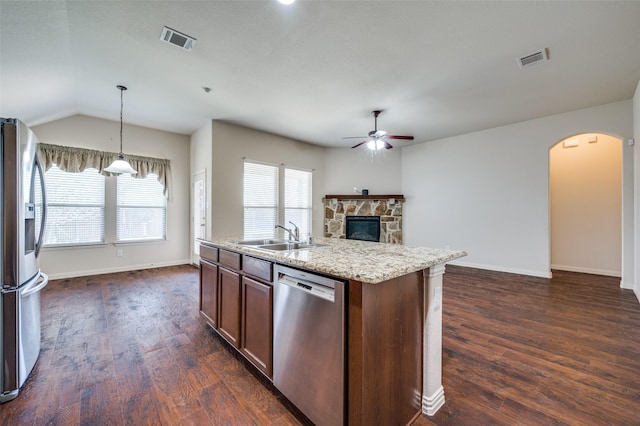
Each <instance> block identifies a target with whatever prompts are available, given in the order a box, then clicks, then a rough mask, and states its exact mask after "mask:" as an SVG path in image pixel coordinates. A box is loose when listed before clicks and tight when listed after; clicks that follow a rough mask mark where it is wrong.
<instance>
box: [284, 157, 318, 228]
mask: <svg viewBox="0 0 640 426" xmlns="http://www.w3.org/2000/svg"><path fill="white" fill-rule="evenodd" d="M311 207H312V203H311V172H307V171H304V170H296V169H284V221H285V223H287V224H288V223H289V222H293V223H295V224H296V225H298V228H300V235H301V236H303V235H308V234H310V233H311Z"/></svg>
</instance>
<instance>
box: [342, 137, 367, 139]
mask: <svg viewBox="0 0 640 426" xmlns="http://www.w3.org/2000/svg"><path fill="white" fill-rule="evenodd" d="M362 138H366V136H345V137H344V138H342V139H362Z"/></svg>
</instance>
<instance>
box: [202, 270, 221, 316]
mask: <svg viewBox="0 0 640 426" xmlns="http://www.w3.org/2000/svg"><path fill="white" fill-rule="evenodd" d="M200 315H202V316H203V317H204V318H205V319H206V320H207V322H208V323H209V324H210V325H211V326H212V327H213V328H217V327H218V267H217V266H216V265H214V264H213V263H209V262H207V261H205V260H201V261H200Z"/></svg>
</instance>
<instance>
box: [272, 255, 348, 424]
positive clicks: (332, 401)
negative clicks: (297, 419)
mask: <svg viewBox="0 0 640 426" xmlns="http://www.w3.org/2000/svg"><path fill="white" fill-rule="evenodd" d="M276 271H277V275H276V276H277V277H278V279H277V280H276V285H275V288H274V318H273V382H274V385H275V386H276V387H277V388H278V390H279V391H280V392H282V394H283V395H284V396H285V397H287V399H288V400H289V401H291V402H292V403H293V404H294V405H295V406H296V407H298V409H300V411H302V412H303V413H304V414H305V415H306V416H307V417H308V418H309V420H311V421H312V422H313V423H315V424H316V425H317V426H323V425H342V424H344V423H345V422H344V416H345V398H344V396H345V378H344V376H345V367H344V366H345V336H346V329H345V297H344V295H345V283H344V282H342V281H337V280H332V279H330V278H326V277H323V276H319V275H315V274H311V273H309V272H305V271H300V270H298V269H293V268H289V267H286V266H281V265H277V266H276Z"/></svg>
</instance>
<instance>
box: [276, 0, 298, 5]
mask: <svg viewBox="0 0 640 426" xmlns="http://www.w3.org/2000/svg"><path fill="white" fill-rule="evenodd" d="M278 1H279V2H280V3H282V4H291V3H293V2H294V1H296V0H278Z"/></svg>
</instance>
